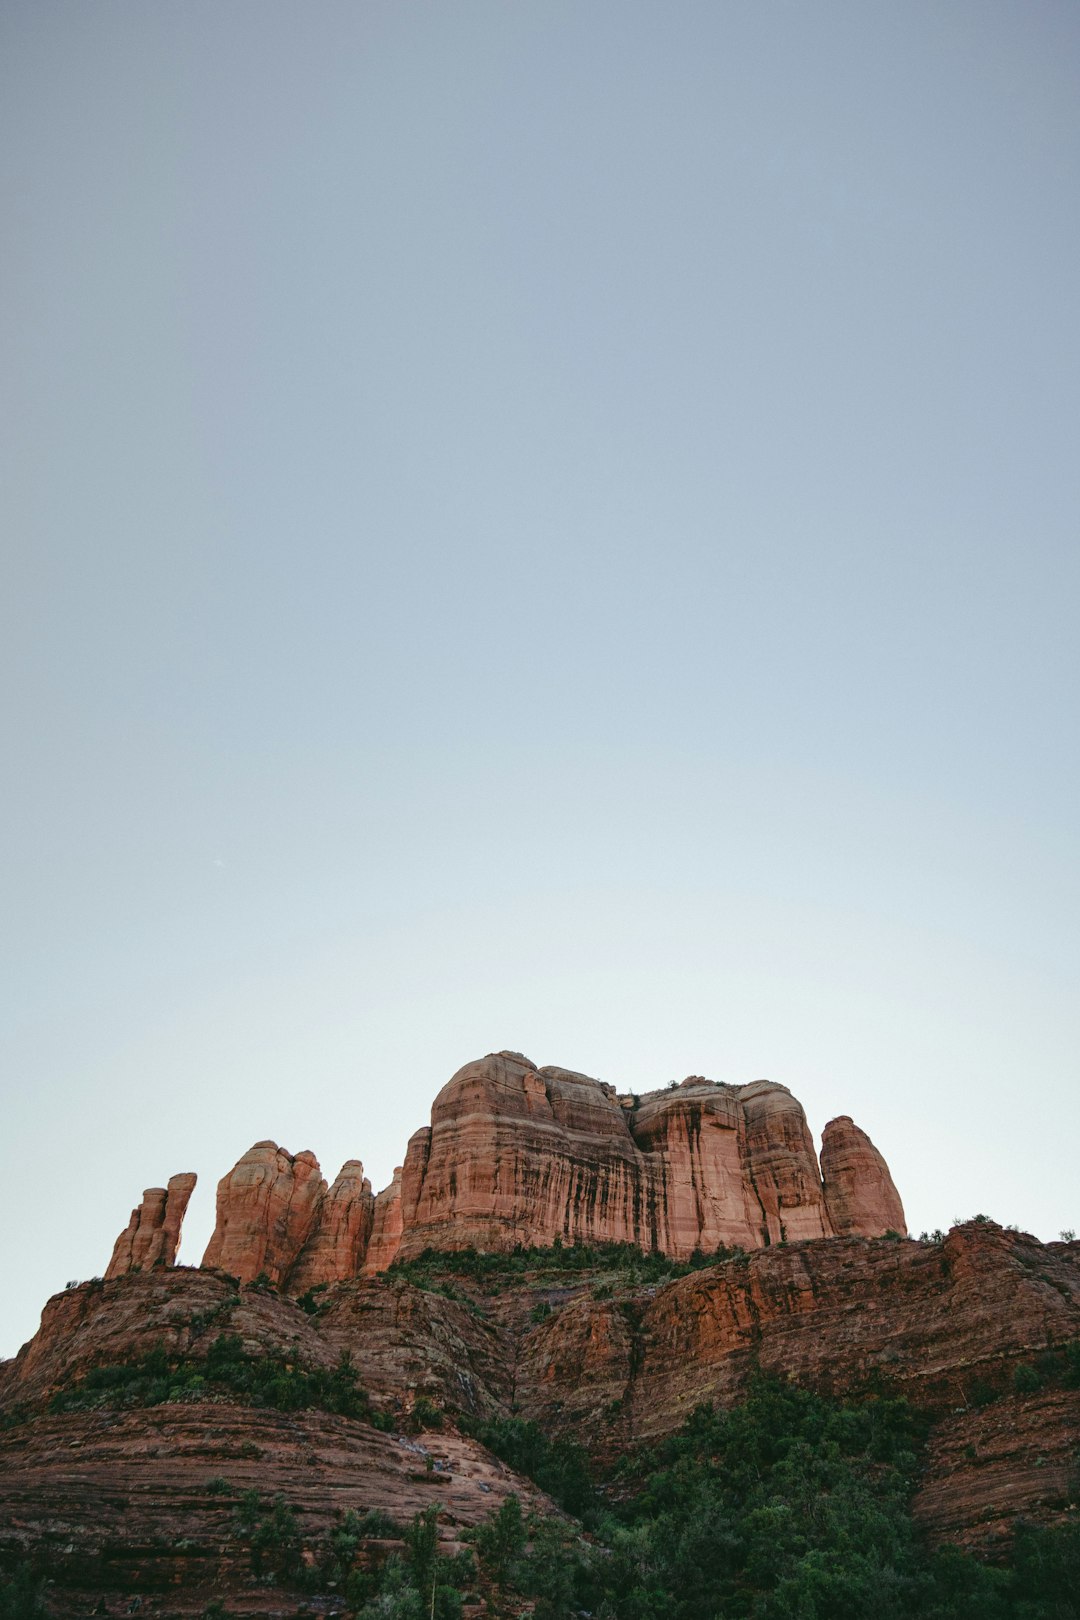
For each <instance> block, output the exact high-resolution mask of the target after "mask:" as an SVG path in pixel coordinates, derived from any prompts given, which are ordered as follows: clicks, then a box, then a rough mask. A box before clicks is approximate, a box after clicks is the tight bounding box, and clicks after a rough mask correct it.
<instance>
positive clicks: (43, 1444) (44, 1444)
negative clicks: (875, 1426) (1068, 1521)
mask: <svg viewBox="0 0 1080 1620" xmlns="http://www.w3.org/2000/svg"><path fill="white" fill-rule="evenodd" d="M605 1264H606V1265H607V1267H608V1269H606V1270H605V1269H604V1267H605ZM433 1265H434V1266H435V1271H434V1272H433V1271H432V1269H431V1268H432V1266H433ZM455 1265H457V1266H458V1270H457V1271H456V1272H455V1271H454V1269H453V1268H454V1266H455ZM612 1265H613V1262H612V1261H607V1262H605V1261H604V1260H603V1257H602V1256H601V1257H597V1258H595V1260H594V1263H593V1269H592V1270H585V1271H581V1270H574V1269H569V1268H568V1269H567V1270H565V1271H562V1272H560V1271H559V1270H558V1269H557V1265H556V1266H553V1265H552V1263H547V1264H545V1265H544V1266H539V1265H538V1267H537V1269H536V1270H534V1271H528V1270H525V1271H521V1270H514V1269H512V1267H511V1265H510V1264H509V1263H507V1266H506V1269H505V1270H504V1271H502V1272H501V1273H500V1272H496V1273H494V1274H493V1275H490V1276H486V1277H485V1276H481V1277H480V1279H479V1280H477V1279H476V1278H473V1277H471V1276H470V1275H469V1274H468V1262H467V1259H466V1260H462V1261H461V1262H458V1261H455V1260H454V1257H453V1256H448V1257H446V1259H445V1260H443V1261H441V1262H430V1261H429V1262H425V1266H424V1267H421V1268H419V1269H418V1268H416V1267H415V1266H414V1267H413V1268H412V1270H413V1273H414V1274H415V1280H409V1275H410V1272H409V1268H408V1267H406V1268H405V1272H404V1274H402V1273H400V1272H391V1273H390V1274H389V1275H388V1276H385V1277H374V1278H363V1279H351V1280H347V1281H343V1282H339V1283H337V1284H334V1285H331V1286H330V1287H328V1288H327V1290H326V1291H325V1293H324V1294H323V1295H322V1296H321V1303H320V1304H319V1306H318V1307H317V1309H316V1311H315V1312H314V1314H309V1313H307V1312H305V1311H304V1310H302V1309H301V1308H300V1307H299V1306H298V1305H296V1304H295V1303H294V1302H293V1301H291V1300H290V1299H289V1298H288V1297H286V1296H285V1295H283V1294H282V1293H280V1292H278V1291H276V1290H273V1289H269V1288H267V1287H265V1285H262V1284H260V1285H258V1286H253V1287H243V1286H240V1287H238V1286H237V1285H236V1283H235V1281H234V1279H233V1278H231V1277H228V1276H226V1275H224V1274H222V1273H220V1272H215V1271H210V1270H198V1269H187V1268H173V1269H171V1270H169V1269H158V1270H156V1271H149V1272H143V1273H141V1274H129V1275H125V1276H121V1277H119V1278H116V1279H114V1280H111V1281H106V1282H103V1283H90V1284H82V1285H80V1286H79V1287H78V1288H73V1289H70V1290H68V1291H67V1292H65V1293H63V1294H60V1295H58V1296H56V1297H55V1298H54V1299H53V1300H51V1301H50V1302H49V1303H48V1305H47V1306H46V1309H45V1312H44V1314H43V1318H42V1326H41V1329H40V1331H39V1333H38V1334H37V1335H36V1337H35V1338H34V1340H32V1341H31V1343H30V1344H29V1345H27V1346H26V1347H25V1348H24V1349H23V1350H22V1351H21V1352H20V1354H19V1356H18V1357H17V1358H16V1359H15V1360H14V1361H13V1362H9V1363H6V1364H5V1365H4V1366H3V1367H2V1368H0V1409H2V1410H3V1412H4V1413H5V1414H6V1415H7V1419H8V1420H9V1421H10V1425H11V1426H10V1427H9V1428H7V1430H6V1432H5V1433H4V1434H3V1436H2V1437H0V1557H2V1556H3V1555H4V1554H5V1552H6V1553H9V1554H10V1552H11V1551H12V1549H13V1548H14V1547H17V1546H19V1545H28V1544H31V1543H33V1544H35V1545H40V1544H41V1542H42V1541H43V1540H44V1541H46V1542H47V1543H48V1544H50V1545H53V1546H54V1547H55V1548H56V1549H58V1552H57V1556H58V1557H59V1558H60V1561H61V1564H62V1566H63V1571H64V1575H63V1580H64V1582H66V1583H68V1586H70V1589H71V1592H72V1593H73V1594H75V1596H73V1597H72V1600H71V1601H72V1603H73V1604H75V1603H76V1599H77V1594H78V1593H79V1592H80V1591H83V1592H85V1591H94V1592H97V1591H99V1590H107V1591H115V1592H117V1593H123V1592H131V1591H136V1592H138V1593H139V1594H141V1595H142V1597H143V1598H144V1599H145V1600H146V1602H147V1603H148V1604H149V1606H150V1607H151V1608H153V1603H152V1602H151V1598H152V1594H153V1593H154V1591H155V1590H156V1591H158V1592H161V1591H166V1590H167V1591H168V1592H169V1593H170V1596H169V1599H168V1604H169V1605H171V1607H168V1606H167V1612H185V1609H184V1606H185V1603H187V1601H188V1600H187V1596H186V1594H187V1593H188V1592H189V1590H190V1592H191V1593H193V1594H195V1596H194V1597H192V1599H191V1602H192V1604H194V1603H195V1601H196V1599H198V1600H199V1601H202V1602H205V1599H206V1596H207V1594H208V1593H209V1592H211V1591H217V1592H220V1591H221V1590H223V1589H228V1590H230V1591H231V1590H232V1587H231V1586H230V1582H233V1585H235V1586H236V1589H237V1590H238V1591H239V1590H240V1588H241V1587H243V1586H244V1582H243V1581H242V1580H241V1578H240V1573H239V1570H240V1566H239V1564H237V1563H236V1560H237V1559H238V1557H239V1553H238V1550H237V1547H236V1545H235V1539H233V1540H230V1532H229V1523H230V1519H229V1511H228V1510H229V1503H228V1502H224V1501H222V1500H221V1499H219V1498H218V1497H216V1496H215V1495H214V1492H213V1491H211V1490H210V1488H209V1482H210V1481H211V1480H213V1479H215V1478H216V1479H218V1480H220V1479H221V1478H224V1479H225V1480H226V1481H227V1482H228V1483H229V1484H230V1485H231V1486H232V1487H233V1488H234V1489H235V1490H240V1489H248V1488H256V1489H258V1490H260V1491H261V1492H264V1493H267V1495H269V1494H271V1493H280V1494H281V1495H282V1496H283V1497H284V1498H285V1499H286V1500H287V1501H288V1502H290V1503H291V1504H292V1505H293V1507H294V1508H295V1510H296V1512H297V1514H298V1516H299V1519H300V1522H301V1524H302V1526H303V1527H304V1533H305V1536H307V1537H310V1538H317V1537H318V1536H319V1535H325V1534H326V1533H327V1531H328V1529H330V1528H332V1526H333V1523H334V1517H335V1512H336V1510H337V1509H338V1508H341V1507H345V1506H351V1507H356V1508H357V1509H360V1508H363V1509H367V1508H372V1507H380V1508H384V1509H388V1510H389V1511H391V1512H392V1513H394V1514H397V1515H399V1516H408V1515H409V1514H411V1513H412V1512H415V1511H417V1508H418V1507H419V1506H423V1505H424V1504H425V1503H426V1502H428V1501H430V1500H433V1499H435V1500H438V1502H439V1503H440V1504H441V1505H442V1507H443V1509H444V1515H443V1519H442V1529H443V1534H444V1536H445V1537H446V1538H448V1539H449V1540H451V1541H452V1540H453V1539H454V1538H455V1536H456V1535H457V1534H458V1533H459V1531H458V1527H460V1526H462V1525H467V1524H472V1523H476V1522H478V1520H480V1519H482V1518H483V1517H485V1516H486V1514H487V1513H488V1512H489V1511H490V1510H491V1507H492V1505H493V1504H495V1503H497V1501H498V1500H499V1499H500V1494H502V1495H505V1494H506V1492H507V1491H509V1490H510V1489H514V1490H516V1491H518V1492H519V1493H523V1494H524V1495H525V1497H526V1499H527V1500H530V1501H533V1500H537V1497H536V1492H535V1489H534V1487H531V1486H530V1485H529V1484H528V1483H527V1482H524V1481H521V1480H520V1479H516V1478H515V1477H514V1476H512V1475H510V1474H509V1473H508V1472H507V1471H506V1470H505V1469H502V1468H500V1466H499V1465H498V1464H496V1463H495V1462H494V1460H493V1459H491V1458H490V1457H488V1456H487V1454H486V1453H484V1452H483V1450H482V1448H480V1447H478V1446H477V1445H476V1444H475V1443H474V1442H473V1441H470V1440H469V1439H468V1438H467V1437H466V1436H465V1435H463V1434H461V1433H459V1432H458V1431H457V1428H456V1424H455V1421H454V1414H466V1415H467V1414H472V1415H474V1416H478V1417H492V1416H494V1417H507V1416H509V1415H510V1414H511V1413H515V1412H516V1413H518V1414H519V1415H520V1416H521V1417H522V1418H526V1419H533V1420H535V1421H536V1422H537V1423H539V1424H540V1425H541V1427H542V1428H543V1429H544V1431H545V1432H546V1433H548V1434H549V1435H556V1436H557V1435H559V1434H567V1435H571V1436H573V1437H574V1438H576V1439H578V1440H580V1441H581V1442H582V1443H584V1444H585V1445H586V1446H587V1447H588V1448H589V1449H590V1450H591V1451H592V1452H593V1453H594V1454H595V1455H596V1457H597V1458H598V1459H599V1461H600V1463H601V1464H603V1463H604V1462H605V1461H607V1462H610V1461H611V1460H613V1459H614V1458H615V1457H617V1456H619V1455H621V1454H623V1453H624V1452H625V1451H627V1450H628V1449H631V1448H633V1447H634V1446H635V1445H636V1444H638V1443H640V1442H642V1441H648V1440H655V1439H656V1438H657V1437H658V1436H661V1435H663V1434H665V1433H668V1432H671V1431H672V1430H674V1429H675V1428H677V1427H678V1426H679V1424H680V1423H681V1422H682V1420H683V1419H684V1417H685V1416H686V1415H687V1414H688V1413H689V1412H690V1411H691V1410H692V1409H693V1407H694V1406H695V1405H696V1404H697V1403H698V1402H701V1401H719V1402H721V1403H723V1404H727V1403H730V1402H732V1401H734V1400H736V1399H738V1398H739V1397H740V1396H741V1395H742V1394H744V1393H745V1391H746V1389H747V1386H748V1383H749V1380H750V1379H751V1378H752V1377H754V1376H755V1374H756V1373H757V1372H758V1371H762V1372H765V1373H767V1374H771V1375H774V1376H777V1377H779V1378H781V1379H791V1380H795V1381H797V1382H798V1383H799V1384H802V1385H804V1386H807V1387H811V1388H815V1389H817V1390H819V1391H822V1392H825V1393H831V1394H837V1395H848V1396H855V1397H856V1398H861V1397H865V1396H868V1395H870V1394H872V1393H874V1392H878V1393H881V1392H885V1393H896V1394H903V1395H905V1396H907V1398H908V1399H909V1400H910V1401H911V1403H912V1404H913V1405H914V1406H915V1407H916V1408H917V1409H918V1410H920V1411H922V1412H924V1413H925V1414H926V1416H927V1419H928V1421H929V1422H930V1425H931V1430H930V1441H929V1449H928V1466H927V1469H926V1472H925V1475H924V1478H923V1481H922V1485H921V1488H920V1491H919V1494H918V1496H917V1498H916V1502H915V1512H916V1514H917V1516H918V1517H919V1518H920V1520H921V1521H922V1522H923V1523H924V1524H926V1525H927V1526H928V1527H929V1528H930V1530H931V1531H932V1532H933V1533H934V1534H935V1535H938V1536H942V1535H943V1536H946V1537H948V1538H950V1539H954V1540H957V1541H960V1542H963V1543H966V1544H969V1545H974V1546H976V1547H977V1548H981V1549H986V1548H987V1547H991V1548H992V1547H993V1546H994V1545H995V1543H996V1542H997V1541H999V1540H1000V1539H1001V1538H1002V1537H1004V1536H1006V1535H1007V1534H1008V1533H1009V1531H1010V1528H1011V1526H1012V1524H1013V1522H1014V1521H1015V1519H1016V1518H1017V1516H1018V1515H1023V1516H1024V1517H1026V1518H1027V1519H1029V1520H1033V1521H1035V1522H1054V1521H1056V1520H1060V1519H1061V1518H1062V1517H1063V1516H1067V1515H1068V1513H1069V1512H1075V1511H1076V1509H1075V1507H1073V1508H1070V1506H1069V1504H1070V1503H1071V1502H1072V1503H1075V1501H1076V1490H1077V1481H1076V1478H1075V1459H1076V1454H1077V1447H1078V1445H1080V1390H1078V1389H1076V1388H1073V1387H1070V1380H1069V1377H1068V1376H1067V1368H1068V1364H1067V1362H1066V1358H1065V1354H1064V1351H1065V1347H1066V1346H1068V1345H1069V1344H1071V1343H1073V1342H1075V1341H1077V1340H1080V1245H1077V1244H1050V1245H1042V1244H1040V1243H1038V1242H1037V1241H1036V1240H1035V1239H1034V1238H1031V1237H1028V1236H1026V1235H1024V1234H1021V1233H1015V1232H1009V1231H1004V1230H1002V1229H1001V1228H1000V1227H997V1226H995V1225H993V1223H991V1222H985V1221H980V1222H976V1223H971V1224H969V1225H967V1226H963V1227H959V1228H956V1229H954V1230H953V1231H952V1232H951V1233H949V1235H948V1236H947V1237H946V1238H945V1239H944V1240H943V1241H941V1242H914V1241H911V1240H893V1239H887V1238H883V1239H877V1240H871V1239H865V1238H836V1239H833V1240H831V1241H828V1242H815V1241H803V1242H801V1243H794V1244H792V1243H789V1244H784V1245H774V1246H771V1247H770V1248H768V1249H764V1248H762V1249H759V1250H757V1251H755V1252H752V1253H744V1254H736V1255H734V1256H732V1257H731V1258H729V1259H727V1260H724V1261H722V1262H720V1263H719V1264H716V1265H713V1266H709V1267H706V1268H704V1269H700V1270H696V1271H691V1272H690V1273H689V1274H687V1275H685V1276H681V1277H677V1278H675V1279H673V1280H671V1281H668V1282H661V1283H655V1284H650V1283H647V1282H645V1281H643V1280H639V1279H637V1278H636V1277H635V1275H634V1272H633V1269H632V1268H631V1269H630V1270H629V1271H627V1270H626V1269H625V1263H624V1265H623V1266H622V1267H619V1266H617V1265H616V1266H615V1268H614V1269H611V1267H612ZM440 1266H441V1267H442V1268H443V1269H442V1274H441V1275H439V1267H440ZM421 1285H422V1286H421ZM436 1290H438V1291H436ZM222 1333H227V1334H235V1335H237V1336H238V1338H239V1340H240V1342H241V1344H242V1345H243V1347H244V1348H245V1350H246V1351H247V1353H248V1354H250V1355H266V1354H271V1355H276V1356H278V1357H279V1358H280V1360H281V1362H282V1364H283V1365H284V1364H288V1365H290V1366H293V1365H295V1366H302V1367H309V1368H318V1367H321V1368H323V1369H326V1370H329V1369H331V1368H333V1367H334V1366H336V1365H337V1364H338V1362H339V1360H340V1357H341V1355H342V1353H343V1352H345V1353H347V1354H349V1355H350V1356H351V1358H352V1360H353V1363H354V1365H355V1367H356V1369H357V1372H358V1373H359V1377H360V1380H361V1382H362V1384H363V1385H364V1386H365V1388H366V1389H367V1391H368V1393H369V1395H370V1397H371V1399H372V1400H373V1402H374V1405H375V1408H376V1410H377V1411H378V1412H381V1413H382V1418H381V1419H380V1421H382V1422H384V1423H386V1424H388V1425H389V1426H390V1428H391V1430H392V1431H393V1432H390V1433H382V1432H380V1431H379V1430H377V1429H373V1428H372V1426H371V1424H370V1423H369V1422H366V1421H362V1420H361V1419H358V1418H349V1417H342V1416H337V1415H334V1414H333V1413H331V1412H327V1411H296V1412H279V1411H269V1410H266V1409H265V1408H262V1407H259V1406H252V1405H250V1404H244V1403H243V1402H242V1401H239V1400H236V1399H233V1398H231V1397H229V1396H228V1395H224V1396H223V1395H220V1394H218V1395H213V1396H208V1395H207V1394H204V1393H202V1392H200V1390H198V1389H197V1388H195V1387H192V1391H191V1393H190V1395H186V1394H185V1395H184V1396H183V1397H182V1398H176V1399H173V1400H171V1401H170V1403H169V1404H167V1405H154V1406H151V1407H149V1408H148V1409H145V1410H131V1409H123V1408H122V1407H121V1408H120V1409H115V1410H113V1409H109V1408H108V1407H104V1408H103V1409H102V1410H100V1411H88V1412H84V1411H72V1412H66V1413H64V1412H57V1411H55V1410H50V1401H51V1398H52V1397H53V1396H54V1395H55V1394H56V1392H57V1391H64V1390H70V1389H71V1388H73V1387H75V1386H77V1384H78V1380H79V1379H80V1378H82V1377H84V1376H85V1375H86V1373H87V1372H88V1371H89V1369H91V1368H93V1367H97V1366H101V1365H114V1366H115V1365H117V1364H123V1363H130V1362H132V1361H134V1360H137V1359H138V1358H139V1357H140V1356H145V1355H146V1354H147V1353H148V1352H150V1351H155V1350H158V1349H160V1352H163V1353H164V1354H165V1355H166V1356H167V1357H168V1358H171V1359H172V1360H178V1359H179V1360H180V1361H182V1362H184V1364H191V1363H195V1364H197V1363H199V1362H200V1359H201V1358H204V1357H206V1356H207V1354H208V1353H209V1351H210V1347H211V1345H212V1344H213V1342H214V1340H215V1339H216V1338H217V1337H218V1335H220V1334H222ZM1018 1368H1023V1369H1025V1370H1026V1371H1027V1373H1028V1375H1029V1381H1028V1383H1027V1384H1024V1383H1023V1382H1022V1381H1021V1388H1022V1389H1023V1392H1022V1393H1021V1392H1019V1391H1018V1388H1017V1379H1016V1370H1017V1369H1018ZM1035 1369H1038V1370H1037V1371H1035ZM1033 1371H1034V1377H1033V1378H1032V1377H1031V1376H1030V1375H1031V1374H1032V1372H1033ZM421 1398H423V1399H425V1400H426V1401H428V1402H430V1403H431V1404H433V1405H435V1406H437V1407H438V1408H440V1409H442V1410H443V1411H444V1412H445V1413H446V1414H448V1416H447V1419H446V1427H445V1428H444V1429H443V1430H442V1431H441V1432H440V1433H439V1434H438V1435H437V1436H435V1437H432V1436H430V1435H420V1436H417V1435H415V1434H409V1433H408V1432H406V1431H407V1430H408V1428H409V1413H410V1411H411V1410H412V1408H413V1407H414V1406H415V1404H416V1403H417V1401H418V1400H420V1399H421ZM429 1459H430V1460H429ZM5 1527H6V1528H5ZM178 1544H179V1547H180V1549H181V1550H182V1551H180V1552H178V1550H177V1546H178ZM59 1549H64V1550H63V1552H62V1556H61V1553H60V1551H59ZM178 1560H179V1561H178ZM234 1566H235V1567H234ZM245 1579H246V1577H245ZM95 1583H96V1584H95ZM102 1583H104V1585H102ZM109 1583H112V1584H111V1585H110V1584H109ZM177 1587H179V1588H180V1589H181V1590H182V1592H183V1593H184V1594H185V1595H184V1596H183V1598H181V1597H180V1596H179V1595H178V1592H177V1590H176V1588H177ZM244 1589H245V1590H246V1587H245V1588H244ZM200 1594H201V1597H200ZM156 1601H157V1600H156V1599H155V1600H154V1602H156ZM164 1601H165V1600H164V1599H163V1598H162V1599H161V1602H162V1603H164ZM160 1612H163V1613H164V1612H166V1609H161V1611H160ZM191 1612H195V1611H194V1610H192V1611H191Z"/></svg>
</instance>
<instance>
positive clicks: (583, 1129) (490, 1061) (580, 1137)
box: [368, 1052, 861, 1269]
mask: <svg viewBox="0 0 1080 1620" xmlns="http://www.w3.org/2000/svg"><path fill="white" fill-rule="evenodd" d="M851 1219H852V1221H853V1223H854V1224H853V1225H852V1226H851V1227H850V1228H849V1230H854V1231H858V1230H861V1228H860V1227H859V1226H858V1214H857V1211H855V1210H854V1209H853V1212H852V1214H851ZM401 1229H402V1238H401V1245H400V1253H401V1255H402V1257H403V1258H407V1257H408V1256H410V1255H415V1254H418V1253H420V1252H421V1251H422V1250H423V1249H425V1248H429V1247H430V1248H451V1249H453V1248H464V1247H467V1246H469V1245H475V1246H476V1247H477V1248H482V1249H505V1248H511V1247H513V1245H514V1244H515V1243H522V1244H525V1245H527V1246H528V1245H538V1246H543V1245H547V1244H551V1243H553V1242H554V1241H555V1240H556V1239H558V1240H560V1241H562V1242H586V1243H587V1242H609V1243H610V1242H616V1243H634V1244H637V1245H639V1246H640V1247H642V1248H644V1249H662V1250H663V1251H664V1252H665V1253H667V1254H671V1255H674V1256H677V1257H685V1256H687V1255H689V1254H691V1253H692V1252H693V1251H694V1250H695V1249H703V1250H705V1251H706V1252H710V1251H712V1250H714V1249H716V1248H717V1247H718V1246H719V1245H720V1244H728V1245H735V1244H737V1245H741V1246H743V1247H747V1248H756V1247H759V1246H761V1245H762V1244H768V1243H776V1242H781V1241H784V1240H785V1239H787V1240H797V1239H800V1238H808V1237H830V1236H832V1235H833V1227H832V1225H831V1223H830V1221H829V1216H828V1212H827V1210H826V1206H825V1199H824V1195H823V1192H822V1185H821V1173H820V1170H819V1168H818V1162H817V1156H816V1154H815V1152H814V1145H813V1142H812V1140H811V1137H810V1133H809V1131H808V1129H807V1125H806V1119H805V1116H804V1114H803V1111H802V1108H801V1107H800V1106H799V1104H798V1102H797V1101H796V1100H795V1098H794V1097H793V1096H792V1095H791V1093H790V1092H789V1091H788V1090H787V1089H786V1087H784V1086H779V1085H774V1084H773V1083H772V1082H770V1081H767V1080H759V1081H756V1082H754V1083H753V1084H752V1085H748V1086H725V1085H718V1084H717V1083H716V1082H714V1081H711V1080H704V1079H701V1078H700V1077H698V1076H692V1077H691V1078H690V1079H689V1080H686V1081H684V1082H683V1084H682V1085H681V1086H676V1087H674V1088H669V1089H668V1090H666V1091H659V1092H652V1093H650V1094H649V1095H647V1096H646V1097H644V1098H642V1099H637V1098H633V1097H622V1098H620V1097H618V1096H617V1095H616V1093H615V1090H614V1088H613V1087H612V1086H608V1085H604V1084H602V1083H601V1082H600V1081H598V1080H592V1079H590V1078H589V1077H588V1076H587V1075H581V1074H574V1073H572V1072H571V1071H569V1070H566V1069H556V1068H545V1069H537V1068H535V1066H534V1065H533V1064H532V1063H530V1062H529V1060H528V1058H525V1057H522V1055H521V1054H520V1053H518V1052H499V1053H496V1054H493V1055H491V1056H489V1057H486V1058H482V1059H480V1060H479V1061H478V1062H475V1063H470V1064H467V1065H466V1066H465V1068H463V1069H461V1070H459V1071H458V1073H457V1074H456V1075H455V1076H454V1078H453V1079H452V1080H451V1081H450V1082H449V1084H448V1085H446V1086H444V1087H443V1089H442V1091H441V1092H440V1093H439V1095H438V1097H436V1099H435V1103H434V1105H433V1107H432V1111H431V1126H430V1128H429V1129H427V1130H422V1131H418V1132H417V1133H416V1135H415V1136H414V1137H413V1138H412V1141H411V1142H410V1143H409V1151H408V1154H407V1156H406V1160H405V1167H404V1170H403V1173H402V1180H401ZM388 1251H389V1244H388V1243H387V1244H384V1252H383V1253H381V1254H380V1257H379V1259H380V1263H381V1264H385V1263H386V1259H385V1257H384V1255H385V1253H386V1252H388ZM368 1269H376V1267H375V1266H374V1265H373V1264H372V1260H371V1257H369V1260H368Z"/></svg>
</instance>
